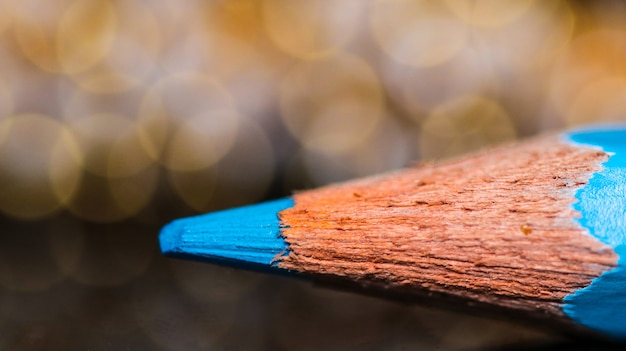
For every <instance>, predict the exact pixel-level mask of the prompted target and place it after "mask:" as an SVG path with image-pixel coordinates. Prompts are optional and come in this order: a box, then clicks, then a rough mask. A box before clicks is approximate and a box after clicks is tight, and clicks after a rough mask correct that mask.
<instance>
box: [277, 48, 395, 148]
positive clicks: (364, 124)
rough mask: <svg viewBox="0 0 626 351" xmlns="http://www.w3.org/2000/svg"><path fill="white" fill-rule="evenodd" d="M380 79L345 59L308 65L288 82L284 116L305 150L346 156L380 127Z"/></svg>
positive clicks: (294, 72) (363, 64) (327, 59)
mask: <svg viewBox="0 0 626 351" xmlns="http://www.w3.org/2000/svg"><path fill="white" fill-rule="evenodd" d="M383 101H384V97H383V92H382V88H381V86H380V82H379V81H378V77H377V76H376V74H375V73H374V71H373V70H372V69H371V67H370V66H369V65H368V64H367V63H366V62H365V61H363V60H361V59H359V58H357V57H353V56H349V55H346V54H343V55H338V56H332V57H325V58H323V59H315V60H309V61H304V62H302V63H301V64H299V65H298V66H296V67H295V68H294V69H293V70H292V71H291V72H290V73H289V74H288V75H287V77H286V78H285V80H284V82H283V84H282V86H281V93H280V105H281V112H282V115H281V117H282V118H283V121H284V123H285V125H286V126H287V128H288V130H289V132H291V134H293V135H294V136H295V137H296V138H297V139H298V140H299V141H300V142H301V143H302V144H303V145H304V146H305V147H306V148H310V149H313V150H318V151H322V152H325V153H329V154H332V153H342V152H346V151H348V150H349V149H350V148H352V147H354V146H355V145H357V144H359V143H360V142H361V140H363V139H364V138H366V137H367V136H368V135H369V134H370V133H371V132H372V131H373V130H374V129H375V128H376V125H377V124H378V122H379V120H380V118H381V113H382V109H383Z"/></svg>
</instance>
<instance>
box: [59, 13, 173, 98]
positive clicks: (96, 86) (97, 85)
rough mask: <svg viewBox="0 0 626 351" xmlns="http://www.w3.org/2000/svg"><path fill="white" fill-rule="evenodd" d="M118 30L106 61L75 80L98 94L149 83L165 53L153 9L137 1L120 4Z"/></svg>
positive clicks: (116, 21) (79, 75) (117, 17)
mask: <svg viewBox="0 0 626 351" xmlns="http://www.w3.org/2000/svg"><path fill="white" fill-rule="evenodd" d="M114 6H115V15H116V16H115V28H116V29H115V31H116V33H123V35H121V34H118V35H114V36H113V38H112V39H111V43H110V44H108V45H109V46H110V49H109V50H108V51H106V53H105V55H104V56H103V57H102V59H101V60H100V61H99V62H98V63H97V64H95V65H93V66H91V67H90V68H89V69H86V70H84V71H82V72H80V73H79V74H74V75H72V76H71V77H72V79H73V80H74V81H75V82H76V83H77V84H78V85H79V86H80V87H81V88H83V89H85V90H88V91H92V92H95V93H119V92H122V91H125V90H127V89H131V88H133V87H136V86H138V85H142V84H144V83H146V81H147V80H148V79H149V77H150V74H152V73H154V71H155V70H156V68H157V63H158V60H157V58H158V57H159V55H160V53H161V50H162V38H161V33H160V27H159V23H158V21H157V18H156V16H155V15H154V14H153V11H152V10H151V7H149V6H145V5H142V4H141V3H140V2H137V1H123V2H117V3H115V4H114Z"/></svg>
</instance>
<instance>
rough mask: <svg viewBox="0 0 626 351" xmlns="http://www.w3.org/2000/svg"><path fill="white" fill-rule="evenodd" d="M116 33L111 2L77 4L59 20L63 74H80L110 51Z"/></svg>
mask: <svg viewBox="0 0 626 351" xmlns="http://www.w3.org/2000/svg"><path fill="white" fill-rule="evenodd" d="M116 30H117V14H116V11H115V7H114V6H113V4H112V3H111V2H110V1H108V0H95V1H93V0H77V1H74V2H73V3H72V5H71V6H70V7H68V9H67V10H66V12H65V13H64V14H63V16H62V17H61V19H60V20H59V25H58V32H57V34H56V39H57V42H56V45H57V53H58V57H59V63H60V66H61V69H62V71H63V72H65V73H68V74H74V73H79V72H81V71H84V70H85V69H88V68H90V67H92V66H94V65H95V64H97V63H98V62H99V61H101V60H102V59H103V58H104V57H105V56H106V55H107V54H108V52H109V51H110V50H111V46H112V45H111V44H112V43H113V40H114V38H115V32H116Z"/></svg>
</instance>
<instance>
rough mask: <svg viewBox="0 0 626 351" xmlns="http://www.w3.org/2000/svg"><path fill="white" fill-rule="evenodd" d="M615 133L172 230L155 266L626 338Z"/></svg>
mask: <svg viewBox="0 0 626 351" xmlns="http://www.w3.org/2000/svg"><path fill="white" fill-rule="evenodd" d="M625 220H626V126H624V125H612V126H593V127H587V128H584V129H578V130H573V131H569V132H566V133H563V134H551V135H542V136H538V137H534V138H532V139H528V140H526V141H522V142H517V143H512V144H507V145H504V146H499V147H496V148H491V149H487V150H483V151H479V152H477V153H473V154H469V155H467V156H463V157H460V158H457V159H453V160H448V161H442V162H439V163H424V164H420V165H416V166H414V167H411V168H408V169H404V170H400V171H395V172H391V173H387V174H383V175H379V176H374V177H369V178H365V179H358V180H354V181H348V182H345V183H340V184H332V185H328V186H325V187H322V188H318V189H313V190H308V191H302V192H298V193H295V194H294V195H293V196H292V197H289V198H285V199H279V200H274V201H270V202H266V203H261V204H257V205H251V206H246V207H241V208H236V209H231V210H225V211H220V212H216V213H211V214H206V215H201V216H196V217H190V218H185V219H179V220H176V221H174V222H172V223H170V224H169V225H167V226H166V227H164V228H163V229H162V231H161V233H160V245H161V250H162V252H163V253H164V254H165V255H168V256H173V257H179V258H189V259H194V260H202V261H206V262H209V263H217V264H225V265H231V266H237V267H243V268H252V269H261V270H267V271H274V272H286V273H288V274H293V275H296V276H300V277H309V278H311V279H312V280H314V281H317V282H332V283H333V284H341V285H345V286H349V287H353V288H358V289H360V290H363V291H368V292H375V293H380V294H383V295H388V296H394V297H399V298H403V299H405V300H409V301H412V300H415V301H422V302H423V301H425V300H426V301H436V302H437V301H438V302H439V303H443V304H451V305H455V306H456V305H462V306H465V307H467V308H475V309H488V310H491V311H496V312H497V313H504V314H511V315H514V316H521V317H527V318H528V320H533V321H534V320H541V321H543V322H545V323H546V325H555V326H558V327H560V328H564V329H566V330H570V331H574V332H576V333H578V332H579V331H590V332H591V333H592V334H599V335H603V336H609V337H612V338H617V339H622V340H624V339H626V270H625V266H626V246H624V244H626V225H625V223H624V221H625Z"/></svg>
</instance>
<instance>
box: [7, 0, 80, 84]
mask: <svg viewBox="0 0 626 351" xmlns="http://www.w3.org/2000/svg"><path fill="white" fill-rule="evenodd" d="M73 3H74V1H73V0H62V1H55V2H54V4H53V3H48V2H46V3H42V2H39V1H21V2H20V5H19V6H13V9H14V16H15V18H14V21H13V29H14V32H13V33H14V35H15V39H16V42H17V44H18V46H19V49H20V50H21V52H22V53H23V55H24V57H25V58H26V59H27V60H28V61H30V62H31V63H32V64H34V65H36V66H37V68H39V69H41V70H44V71H47V72H60V71H62V69H61V65H60V62H59V57H58V50H57V36H56V29H57V25H58V21H59V18H60V17H62V15H63V13H64V12H65V11H67V9H68V7H70V6H71V5H72V4H73Z"/></svg>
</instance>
